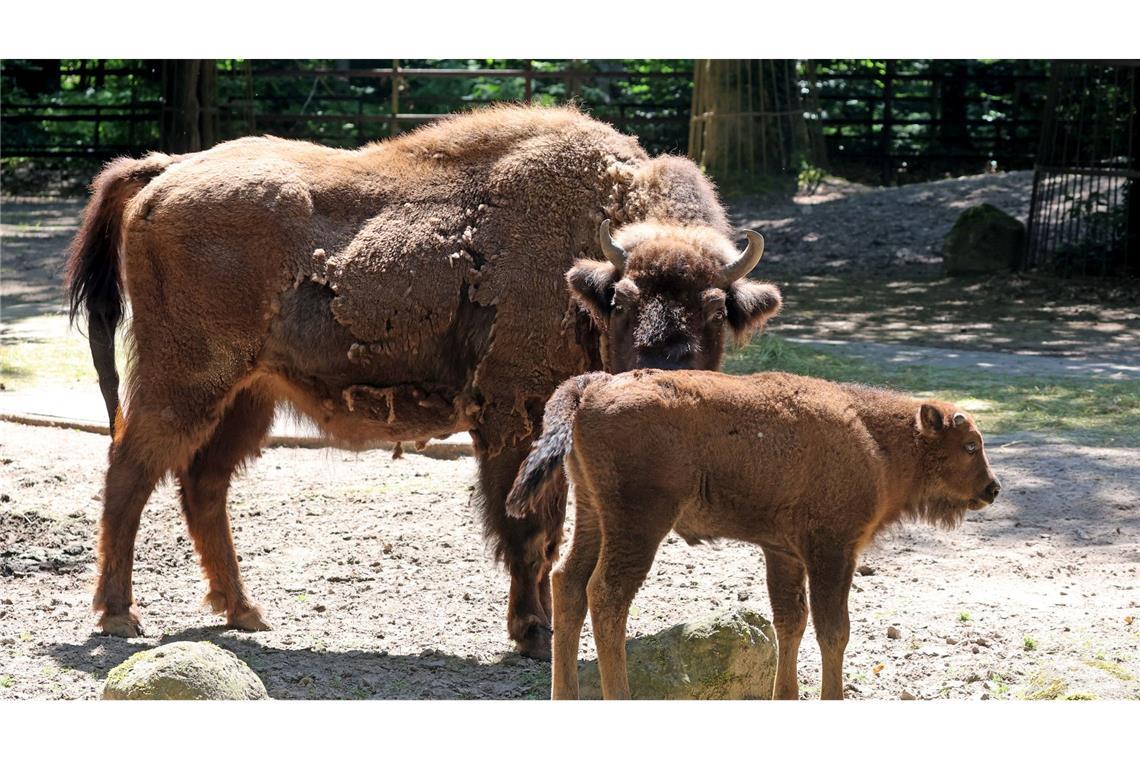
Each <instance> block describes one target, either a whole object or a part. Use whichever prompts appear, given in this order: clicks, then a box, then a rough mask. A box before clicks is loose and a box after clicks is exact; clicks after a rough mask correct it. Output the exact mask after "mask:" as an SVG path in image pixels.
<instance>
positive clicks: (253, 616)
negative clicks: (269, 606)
mask: <svg viewBox="0 0 1140 760" xmlns="http://www.w3.org/2000/svg"><path fill="white" fill-rule="evenodd" d="M226 624H227V625H228V626H229V627H230V628H236V629H238V630H239V631H268V630H269V624H268V623H266V622H265V619H264V618H263V617H262V615H261V610H259V609H257V608H256V607H253V608H251V609H248V610H245V611H244V612H237V613H234V614H233V615H230V616H229V617H228V618H227V619H226Z"/></svg>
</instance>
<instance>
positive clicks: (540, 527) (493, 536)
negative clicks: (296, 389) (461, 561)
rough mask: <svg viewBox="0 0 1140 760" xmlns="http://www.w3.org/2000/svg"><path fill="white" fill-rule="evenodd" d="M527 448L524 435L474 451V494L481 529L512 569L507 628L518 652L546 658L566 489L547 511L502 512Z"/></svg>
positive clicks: (498, 555)
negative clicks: (495, 449) (513, 443)
mask: <svg viewBox="0 0 1140 760" xmlns="http://www.w3.org/2000/svg"><path fill="white" fill-rule="evenodd" d="M529 448H530V439H529V438H527V439H526V440H524V441H523V442H522V443H520V444H519V445H518V446H517V447H516V448H509V449H504V450H503V451H502V452H500V453H499V454H497V455H495V456H489V455H487V454H480V455H479V485H480V489H479V493H478V496H477V500H478V502H479V505H480V507H481V509H482V512H483V527H484V533H485V535H486V536H487V538H488V540H489V541H490V542H491V544H492V546H493V547H494V550H495V555H496V557H497V558H499V559H500V560H502V561H503V563H504V564H505V565H506V566H507V570H508V571H509V572H510V574H511V591H510V598H509V601H508V606H507V632H508V633H509V634H510V637H511V639H512V640H513V641H514V642H515V646H517V647H518V649H519V651H520V652H521V653H522V654H524V655H526V656H528V657H534V658H536V659H542V660H547V659H550V636H551V626H550V568H551V566H552V565H553V564H554V560H555V559H556V558H557V556H558V546H559V544H560V543H561V542H562V523H563V519H564V517H565V514H566V488H565V486H563V488H562V493H561V494H560V495H559V496H558V498H557V500H556V501H557V503H556V504H555V505H554V508H553V509H551V510H550V511H549V512H547V511H545V510H541V511H540V512H541V513H540V514H532V515H529V516H527V517H525V518H523V519H515V518H512V517H507V512H506V499H507V493H508V492H509V491H510V490H511V484H512V483H514V479H515V475H516V474H517V473H518V469H519V465H520V464H521V463H522V460H523V459H524V458H525V457H526V453H527V451H528V450H529Z"/></svg>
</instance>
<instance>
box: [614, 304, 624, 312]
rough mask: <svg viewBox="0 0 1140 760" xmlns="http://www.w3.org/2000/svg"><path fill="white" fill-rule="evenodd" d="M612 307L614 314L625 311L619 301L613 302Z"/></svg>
mask: <svg viewBox="0 0 1140 760" xmlns="http://www.w3.org/2000/svg"><path fill="white" fill-rule="evenodd" d="M613 308H614V314H621V313H622V312H623V311H625V307H624V306H622V305H621V304H620V303H615V304H613Z"/></svg>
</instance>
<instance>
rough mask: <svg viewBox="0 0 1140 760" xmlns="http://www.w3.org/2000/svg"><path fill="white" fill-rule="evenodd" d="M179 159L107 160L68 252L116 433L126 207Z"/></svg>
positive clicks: (72, 288) (71, 280) (70, 286)
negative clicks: (121, 254)
mask: <svg viewBox="0 0 1140 760" xmlns="http://www.w3.org/2000/svg"><path fill="white" fill-rule="evenodd" d="M177 160H178V158H177V157H176V156H167V155H164V154H162V153H152V154H150V155H149V156H147V157H146V158H142V159H132V158H119V159H116V160H114V161H112V162H111V163H109V164H108V165H107V167H106V168H105V169H104V170H103V171H102V172H101V173H100V174H99V176H98V177H96V178H95V182H94V183H92V185H91V200H90V201H89V202H88V204H87V208H86V210H85V211H84V212H83V222H82V224H81V225H80V226H79V232H78V233H76V235H75V240H73V241H72V243H71V247H70V249H69V251H68V260H67V293H68V301H69V304H70V309H69V316H70V319H71V321H72V323H74V322H75V318H76V316H77V315H78V314H79V312H80V311H81V310H82V311H85V312H86V313H87V339H88V342H89V343H90V345H91V358H92V361H93V362H94V364H95V372H96V373H97V374H98V375H99V390H100V391H102V393H103V401H104V403H106V405H107V417H108V419H109V421H110V426H111V434H112V435H114V433H115V418H116V415H117V414H118V410H119V373H118V371H117V370H116V369H115V331H116V329H117V328H118V326H119V322H120V321H122V318H123V294H122V275H121V270H120V265H119V244H120V240H121V237H122V232H123V229H122V227H123V210H124V209H125V208H126V205H127V203H128V202H129V201H130V200H131V198H133V197H135V195H136V194H138V192H139V190H141V189H142V188H143V187H145V186H146V184H147V183H148V182H150V181H151V180H152V179H154V178H155V177H157V176H158V175H159V174H161V173H162V172H163V171H164V170H165V169H166V167H168V166H170V165H171V164H172V163H174V162H175V161H177Z"/></svg>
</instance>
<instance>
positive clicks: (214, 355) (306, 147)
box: [69, 107, 780, 656]
mask: <svg viewBox="0 0 1140 760" xmlns="http://www.w3.org/2000/svg"><path fill="white" fill-rule="evenodd" d="M610 221H612V222H614V223H615V225H616V226H619V227H620V230H618V231H617V232H615V234H614V236H613V237H611V235H610V232H609V222H610ZM603 222H604V224H603ZM728 234H729V229H728V226H727V223H726V218H725V214H724V210H723V208H722V207H721V205H720V203H719V202H718V200H717V198H716V193H715V191H714V189H713V187H712V186H711V184H710V183H709V182H708V181H707V180H706V179H705V178H704V177H703V176H702V175H701V173H700V171H699V170H698V168H697V167H696V166H694V165H693V164H692V163H691V162H689V161H687V160H685V159H681V158H677V157H668V156H664V157H659V158H655V159H650V158H649V157H648V156H647V155H646V154H645V152H644V151H643V150H642V149H641V148H640V147H639V146H638V144H637V141H636V140H635V139H634V138H631V137H627V136H623V135H620V134H618V133H617V132H615V131H614V130H613V129H611V128H610V127H608V126H606V125H604V124H601V123H599V122H597V121H594V120H592V119H590V118H588V117H586V116H584V115H582V114H580V113H578V112H576V111H574V110H568V109H541V108H524V107H501V108H494V109H487V110H483V111H480V112H477V113H473V114H469V115H464V116H457V117H453V118H449V119H446V120H444V121H441V122H438V123H436V124H434V125H432V126H428V127H425V128H422V129H419V130H417V131H415V132H412V133H409V134H407V135H403V136H401V137H399V138H397V139H393V140H388V141H384V142H380V143H374V144H371V145H368V146H365V147H364V148H362V149H360V150H355V151H346V150H335V149H332V148H326V147H321V146H318V145H313V144H311V143H306V142H297V141H290V140H281V139H276V138H272V137H258V138H245V139H241V140H234V141H232V142H227V143H224V144H222V145H219V146H217V147H215V148H212V149H210V150H207V151H203V152H201V153H194V154H187V155H181V156H167V155H161V154H152V155H150V156H148V157H146V158H143V159H141V160H129V159H121V160H119V161H116V162H114V163H112V164H110V165H109V166H108V167H107V168H106V169H105V170H104V171H103V172H102V174H100V175H99V176H98V178H96V180H95V182H94V185H93V197H92V199H91V202H90V204H89V205H88V207H87V211H86V213H85V215H84V220H83V225H82V227H81V228H80V230H79V233H78V235H77V236H76V239H75V242H74V244H73V248H72V254H71V259H70V265H69V266H70V276H69V281H70V286H69V287H70V295H71V305H72V316H73V317H74V316H75V314H76V312H77V311H78V310H80V309H82V308H85V309H86V310H87V312H88V324H89V336H90V341H91V349H92V356H93V358H94V362H95V366H96V369H97V371H98V374H99V382H100V386H101V389H102V391H103V395H104V398H105V400H106V403H107V410H108V414H109V415H110V417H111V427H112V432H113V442H112V444H111V450H110V466H109V468H108V470H107V480H106V489H105V495H104V498H105V504H104V510H103V519H102V524H101V528H100V543H99V546H100V551H99V582H98V586H97V589H96V592H95V600H94V606H95V608H96V609H97V610H100V611H102V613H103V614H102V618H101V620H100V625H101V626H102V629H103V630H104V631H105V632H107V633H111V634H117V635H123V636H133V635H136V634H138V633H139V630H140V627H139V619H138V616H137V613H136V610H135V609H134V607H133V598H132V591H131V568H132V560H133V553H134V541H135V534H136V532H137V529H138V524H139V518H140V514H141V512H142V509H143V506H144V504H145V503H146V501H147V499H148V497H149V495H150V493H151V491H152V490H153V488H154V486H155V484H156V482H157V481H158V480H159V479H160V478H162V477H163V476H164V475H166V474H168V473H172V474H174V475H175V477H177V479H178V481H179V483H180V485H181V498H182V507H183V511H184V513H185V516H186V521H187V524H188V527H189V531H190V534H191V536H192V538H193V540H194V544H195V546H196V548H197V550H198V552H199V554H200V556H201V561H202V566H203V569H204V572H205V576H206V579H207V581H208V583H209V589H210V590H209V595H208V597H207V601H208V602H209V603H210V604H211V605H212V607H213V608H214V610H216V611H217V612H224V613H225V615H226V619H227V621H228V623H229V625H231V626H234V627H238V628H243V629H247V630H258V629H264V628H265V627H266V625H265V622H264V621H263V618H262V614H261V612H260V610H259V609H258V607H257V606H256V605H255V604H254V603H253V601H252V600H251V599H250V597H249V596H248V595H247V593H246V591H245V589H244V587H243V585H242V582H241V578H240V575H239V572H238V563H237V556H236V553H235V551H234V546H233V541H232V536H231V533H230V526H229V521H228V517H227V513H226V493H227V490H228V487H229V482H230V478H231V476H232V475H233V473H234V471H235V470H236V469H237V468H238V467H239V466H240V465H241V464H242V463H243V462H245V461H247V460H249V459H250V458H253V457H255V456H256V455H257V453H258V450H259V444H260V442H261V440H262V439H263V437H264V436H265V434H266V432H267V431H268V429H269V427H270V424H271V420H272V418H273V413H274V407H275V405H276V404H277V403H278V402H281V401H283V402H287V403H288V404H291V405H292V406H293V407H294V408H295V409H296V410H298V411H299V412H300V413H301V414H303V415H305V416H306V417H309V418H311V419H312V420H314V421H315V422H316V423H317V424H318V425H319V426H320V428H321V429H322V430H323V431H324V433H325V434H327V436H328V437H329V439H330V440H331V441H333V442H334V443H337V444H340V445H344V446H348V447H365V446H368V445H369V444H371V443H374V442H377V441H395V442H400V441H417V442H419V441H425V440H427V439H430V438H433V437H442V436H446V435H449V434H451V433H457V432H461V431H469V432H470V433H471V436H472V439H473V440H474V442H475V450H476V455H477V457H478V460H479V489H478V496H477V499H478V501H479V503H480V505H481V507H482V513H483V520H484V526H485V533H486V536H487V538H488V540H489V542H490V544H491V545H492V546H493V548H494V551H495V555H496V557H497V558H498V559H500V560H502V561H503V562H504V563H505V564H506V566H507V568H508V569H509V571H510V574H511V593H510V602H509V610H508V617H507V620H508V630H509V633H510V635H511V638H512V639H514V641H515V642H516V644H517V645H518V647H519V648H520V650H521V651H523V652H524V653H526V654H530V655H535V656H546V654H547V653H548V651H549V639H550V634H549V620H550V591H549V571H550V566H551V563H552V561H553V559H554V557H555V556H556V553H557V549H558V544H559V542H560V540H561V529H562V516H563V513H564V508H565V492H564V491H563V493H561V494H559V495H557V501H558V504H557V508H556V509H552V510H548V511H547V512H545V513H544V514H543V515H542V516H538V517H534V518H528V519H525V520H521V521H516V520H509V519H507V518H506V515H505V511H504V507H503V504H504V499H505V497H506V494H507V491H508V490H509V489H510V486H511V483H512V481H513V480H514V477H515V473H516V471H517V470H518V466H519V463H520V462H521V461H522V459H523V458H524V457H525V455H526V452H527V450H528V448H529V446H530V442H531V440H532V438H533V437H534V435H535V434H536V429H537V427H538V425H540V424H541V415H542V409H543V404H544V402H545V401H546V399H547V398H548V397H549V396H550V394H551V393H552V392H553V391H554V389H555V388H556V387H557V386H558V384H559V383H560V382H561V381H562V380H564V379H566V378H568V377H571V376H572V375H575V374H577V373H579V372H582V371H584V370H588V369H605V370H607V371H621V370H626V369H631V368H636V367H694V368H715V367H717V366H718V365H719V362H720V359H721V355H722V353H723V339H724V334H725V332H726V327H725V323H726V322H727V324H728V325H729V326H730V327H731V329H732V331H733V332H734V333H735V335H736V336H737V337H738V338H743V337H745V336H746V335H748V334H749V333H750V331H752V330H754V329H757V328H759V327H760V326H762V325H763V323H764V322H765V320H766V319H768V318H769V317H770V316H772V315H773V314H774V313H775V312H776V311H777V310H778V309H779V306H780V295H779V291H778V290H777V289H776V288H775V287H773V286H772V285H769V284H766V283H758V282H751V281H748V280H745V279H742V277H743V275H744V274H745V273H747V272H748V271H749V270H750V269H751V268H752V267H753V266H754V265H755V264H756V262H757V261H758V259H759V256H760V253H761V250H762V245H763V241H762V239H760V237H759V235H756V234H755V233H750V234H749V245H748V247H747V249H746V251H745V253H743V254H738V253H737V252H736V251H735V249H734V247H733V246H732V244H731V242H730V240H729V237H728ZM568 270H569V273H568ZM568 283H569V293H568V288H567V284H568ZM124 287H125V295H126V296H128V297H129V299H130V302H131V305H132V310H133V321H132V323H131V335H132V337H133V341H134V356H135V362H134V363H133V365H132V367H131V371H130V374H129V378H128V381H127V389H126V393H125V394H124V403H123V406H122V407H120V406H119V397H118V376H117V374H116V372H115V361H114V332H115V329H116V327H117V325H118V323H119V321H120V319H121V316H122V301H123V298H124V292H123V291H124ZM569 296H573V298H571V297H569Z"/></svg>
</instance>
